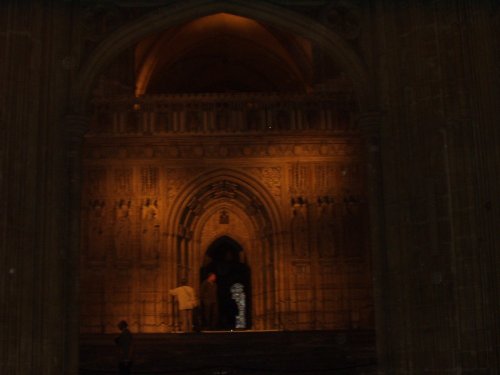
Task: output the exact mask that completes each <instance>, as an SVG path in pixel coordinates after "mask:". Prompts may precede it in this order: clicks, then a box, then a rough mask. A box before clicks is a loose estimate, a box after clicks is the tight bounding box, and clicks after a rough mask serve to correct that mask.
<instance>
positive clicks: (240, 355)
mask: <svg viewBox="0 0 500 375" xmlns="http://www.w3.org/2000/svg"><path fill="white" fill-rule="evenodd" d="M115 336H116V335H85V336H82V337H81V341H80V369H81V371H80V374H81V375H92V374H116V373H117V371H116V363H115V362H116V348H115V347H114V341H113V339H114V337H115ZM135 342H136V355H135V365H134V369H133V372H132V373H135V374H186V375H189V374H193V375H194V374H198V375H246V374H254V375H266V374H287V373H290V374H301V375H303V374H316V375H323V374H346V375H347V374H349V375H351V374H352V375H361V374H375V369H376V366H375V340H374V333H373V331H323V332H320V331H315V332H282V331H277V332H269V331H266V332H256V331H242V332H206V333H205V332H203V333H188V334H137V335H135Z"/></svg>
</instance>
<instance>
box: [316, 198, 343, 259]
mask: <svg viewBox="0 0 500 375" xmlns="http://www.w3.org/2000/svg"><path fill="white" fill-rule="evenodd" d="M333 202H334V200H333V198H332V197H328V196H327V197H320V198H318V205H319V207H318V208H319V217H318V226H317V232H316V235H317V244H318V253H319V256H320V257H322V258H325V257H326V258H328V257H332V256H333V257H335V256H338V254H339V249H340V236H341V232H340V231H339V227H340V225H341V217H339V215H337V214H336V211H335V206H334V204H333Z"/></svg>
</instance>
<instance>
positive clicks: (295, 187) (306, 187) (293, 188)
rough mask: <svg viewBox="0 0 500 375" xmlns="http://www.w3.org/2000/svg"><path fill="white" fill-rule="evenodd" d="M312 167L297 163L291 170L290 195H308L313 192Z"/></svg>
mask: <svg viewBox="0 0 500 375" xmlns="http://www.w3.org/2000/svg"><path fill="white" fill-rule="evenodd" d="M310 182H311V175H310V167H309V166H308V165H304V164H302V163H296V164H294V165H293V166H292V167H291V168H290V193H291V194H292V195H308V194H309V193H310V192H311V187H310Z"/></svg>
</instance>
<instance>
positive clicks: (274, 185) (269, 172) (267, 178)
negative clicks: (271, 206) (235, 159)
mask: <svg viewBox="0 0 500 375" xmlns="http://www.w3.org/2000/svg"><path fill="white" fill-rule="evenodd" d="M247 170H248V171H249V172H250V173H252V174H254V175H256V176H257V177H258V178H259V179H260V180H261V181H262V182H263V183H264V185H265V186H266V187H267V188H268V189H269V191H270V192H271V194H272V195H274V196H275V197H280V196H281V168H280V167H263V168H248V169H247Z"/></svg>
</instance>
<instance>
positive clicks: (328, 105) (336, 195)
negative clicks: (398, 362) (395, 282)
mask: <svg viewBox="0 0 500 375" xmlns="http://www.w3.org/2000/svg"><path fill="white" fill-rule="evenodd" d="M229 102H230V103H232V104H231V105H226V104H227V103H229ZM266 103H267V105H264V104H266ZM335 103H336V104H335ZM341 104H342V103H341ZM342 109H343V110H342ZM346 113H347V114H348V113H349V111H348V110H346V103H343V104H342V105H340V104H339V103H338V101H335V98H322V99H317V100H315V98H312V97H311V96H308V97H304V98H298V97H293V98H288V99H286V98H285V99H283V98H281V99H280V100H279V102H278V101H277V99H276V98H272V97H269V96H267V97H266V96H265V95H263V96H259V97H251V98H249V97H248V96H242V95H240V96H238V95H231V96H227V97H225V96H224V95H220V94H218V95H217V96H214V97H210V96H207V95H203V96H199V97H197V96H185V97H182V98H180V97H166V96H162V97H156V98H154V97H153V98H148V99H145V100H143V102H141V103H137V102H134V100H133V99H131V100H129V101H128V100H124V99H123V98H116V99H107V101H106V103H102V102H100V103H96V110H95V116H94V121H93V124H92V126H91V131H90V132H89V134H88V135H87V137H86V141H85V150H84V154H85V156H84V189H83V195H82V251H81V272H80V275H81V276H80V277H81V280H80V285H81V293H80V294H81V320H80V321H81V332H82V333H104V332H114V331H115V326H116V322H118V321H119V320H121V319H126V320H127V321H128V322H129V324H130V326H131V328H132V329H133V330H134V331H135V332H171V331H174V330H175V329H176V327H177V323H176V319H175V313H174V305H173V301H172V300H171V297H170V296H169V295H168V290H169V289H171V288H174V287H175V286H176V285H177V284H178V283H179V282H180V279H181V278H184V277H186V278H187V279H188V280H189V283H190V284H191V285H193V286H194V287H195V289H198V288H199V285H200V282H201V277H202V269H203V268H204V267H206V265H207V264H208V263H210V261H211V257H212V256H213V255H211V254H210V253H209V252H208V250H209V248H211V246H212V245H213V244H214V243H217V241H220V239H221V238H225V239H229V241H232V242H233V243H236V244H237V246H238V249H239V250H238V251H239V252H238V256H237V262H238V263H240V264H243V265H245V267H246V269H248V270H249V276H248V277H249V280H251V287H250V284H249V286H248V288H247V294H248V296H247V298H248V300H249V301H251V304H249V306H248V312H247V315H248V316H247V321H248V323H247V324H248V325H247V328H250V329H282V330H325V329H356V328H373V297H372V281H371V280H372V277H371V263H370V254H369V242H368V237H369V236H368V230H369V228H368V221H367V218H368V212H367V210H368V205H367V201H366V193H365V190H366V186H365V179H364V174H365V173H364V163H363V153H362V149H363V147H362V142H361V140H360V138H359V136H358V134H357V132H356V131H355V130H354V129H353V128H352V125H351V121H350V119H349V116H348V115H346ZM250 114H253V115H250ZM252 116H254V117H252ZM276 121H277V122H276ZM276 124H277V125H276ZM310 124H314V126H312V125H310Z"/></svg>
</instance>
